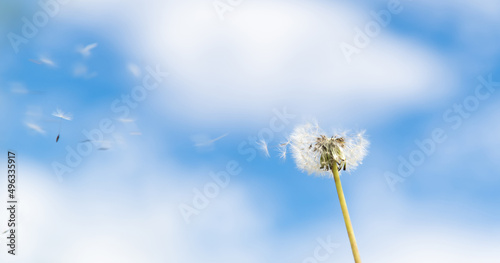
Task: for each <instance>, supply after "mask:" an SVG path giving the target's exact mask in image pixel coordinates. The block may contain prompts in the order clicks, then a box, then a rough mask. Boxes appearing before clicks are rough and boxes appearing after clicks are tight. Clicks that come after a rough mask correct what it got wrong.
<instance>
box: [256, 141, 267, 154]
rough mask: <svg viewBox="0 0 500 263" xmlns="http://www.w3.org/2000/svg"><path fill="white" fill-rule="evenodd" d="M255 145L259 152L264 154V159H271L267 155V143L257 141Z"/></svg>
mask: <svg viewBox="0 0 500 263" xmlns="http://www.w3.org/2000/svg"><path fill="white" fill-rule="evenodd" d="M256 143H257V145H258V146H259V148H260V150H262V152H264V154H265V155H266V157H271V155H269V149H268V147H267V142H266V141H264V140H260V141H258V142H256Z"/></svg>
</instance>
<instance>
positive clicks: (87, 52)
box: [76, 43, 98, 57]
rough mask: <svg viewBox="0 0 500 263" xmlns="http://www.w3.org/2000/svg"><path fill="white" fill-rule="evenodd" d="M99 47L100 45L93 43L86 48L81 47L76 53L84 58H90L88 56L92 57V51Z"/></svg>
mask: <svg viewBox="0 0 500 263" xmlns="http://www.w3.org/2000/svg"><path fill="white" fill-rule="evenodd" d="M97 45H98V44H97V43H92V44H89V45H86V46H84V47H81V46H80V47H78V48H77V50H76V51H78V53H80V54H82V56H84V57H88V56H90V54H91V51H92V49H94V48H96V47H97Z"/></svg>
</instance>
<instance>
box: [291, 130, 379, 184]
mask: <svg viewBox="0 0 500 263" xmlns="http://www.w3.org/2000/svg"><path fill="white" fill-rule="evenodd" d="M368 145H369V142H368V140H366V139H365V137H364V132H359V133H356V134H351V133H349V132H347V131H336V132H335V134H334V136H326V135H325V132H324V131H323V130H322V129H321V128H320V127H319V125H318V124H317V123H316V122H313V123H306V124H304V125H300V126H297V127H296V128H295V129H294V130H293V132H292V134H291V135H290V138H289V141H288V142H286V143H284V144H282V148H281V157H282V158H285V157H286V155H287V148H288V147H289V149H290V151H291V153H292V157H293V158H294V160H295V163H296V165H297V167H298V168H299V169H300V170H302V171H305V172H307V173H308V174H316V175H319V176H324V175H329V174H330V168H331V166H330V165H331V164H332V162H333V161H335V162H337V164H338V165H339V167H342V165H345V170H347V171H349V172H350V171H353V170H354V169H356V168H357V167H358V166H359V165H360V164H361V163H362V160H363V158H364V157H365V156H366V154H367V148H368Z"/></svg>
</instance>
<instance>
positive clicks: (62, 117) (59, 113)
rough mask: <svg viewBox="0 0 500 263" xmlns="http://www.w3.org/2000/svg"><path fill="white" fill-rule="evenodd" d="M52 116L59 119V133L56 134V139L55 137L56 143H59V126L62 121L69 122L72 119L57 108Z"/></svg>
mask: <svg viewBox="0 0 500 263" xmlns="http://www.w3.org/2000/svg"><path fill="white" fill-rule="evenodd" d="M52 116H54V117H57V118H59V131H58V133H57V137H56V142H58V141H59V138H60V136H61V125H62V120H67V121H70V120H71V119H72V117H71V115H70V114H67V113H64V112H63V111H62V110H60V109H59V108H58V109H57V110H56V111H55V112H53V113H52Z"/></svg>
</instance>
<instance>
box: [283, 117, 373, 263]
mask: <svg viewBox="0 0 500 263" xmlns="http://www.w3.org/2000/svg"><path fill="white" fill-rule="evenodd" d="M368 145H369V142H368V140H366V139H365V138H364V132H359V133H355V134H349V133H348V132H340V133H337V134H335V135H333V136H331V137H329V136H327V135H325V133H324V132H323V131H322V130H321V129H320V127H319V126H318V124H317V123H307V124H305V125H301V126H297V127H296V128H295V129H294V130H293V132H292V134H291V135H290V138H289V139H288V141H287V142H285V143H283V144H281V157H283V158H286V155H287V147H289V148H290V150H291V152H292V156H293V158H294V160H295V163H296V165H297V167H298V168H299V169H300V170H302V171H306V172H307V173H308V174H312V173H314V174H317V175H320V176H323V175H327V174H328V176H333V178H334V180H335V186H336V188H337V195H338V197H339V202H340V207H341V209H342V215H343V216H344V221H345V225H346V229H347V234H348V236H349V241H350V243H351V249H352V254H353V256H354V261H355V262H356V263H361V257H360V256H359V251H358V245H357V244H356V238H355V237H354V230H353V228H352V224H351V219H350V217H349V212H348V210H347V203H346V201H345V197H344V191H343V190H342V184H341V182H340V172H341V170H344V171H353V170H354V169H356V167H357V166H358V165H360V164H361V163H362V160H363V158H364V157H365V156H366V154H367V147H368ZM330 173H331V175H330Z"/></svg>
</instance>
